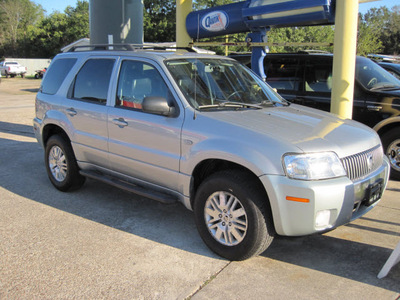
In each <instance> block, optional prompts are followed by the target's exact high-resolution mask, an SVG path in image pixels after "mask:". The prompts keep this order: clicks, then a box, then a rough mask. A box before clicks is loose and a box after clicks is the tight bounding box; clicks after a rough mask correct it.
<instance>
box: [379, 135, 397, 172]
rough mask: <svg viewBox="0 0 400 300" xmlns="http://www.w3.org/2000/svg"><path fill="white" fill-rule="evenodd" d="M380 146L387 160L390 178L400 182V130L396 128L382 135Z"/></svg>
mask: <svg viewBox="0 0 400 300" xmlns="http://www.w3.org/2000/svg"><path fill="white" fill-rule="evenodd" d="M381 140H382V145H383V149H384V151H385V154H386V156H387V157H388V158H389V161H390V167H391V170H390V172H391V176H390V177H391V178H393V179H396V180H400V128H398V127H396V128H393V129H391V130H389V131H388V132H386V133H385V134H384V135H382V138H381Z"/></svg>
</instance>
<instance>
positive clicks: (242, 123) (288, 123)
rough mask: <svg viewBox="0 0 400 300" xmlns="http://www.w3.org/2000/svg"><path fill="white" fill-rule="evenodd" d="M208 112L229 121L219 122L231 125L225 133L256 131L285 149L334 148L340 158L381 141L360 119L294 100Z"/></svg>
mask: <svg viewBox="0 0 400 300" xmlns="http://www.w3.org/2000/svg"><path fill="white" fill-rule="evenodd" d="M208 116H211V117H212V118H214V119H216V120H217V121H218V122H223V123H230V126H223V125H222V127H226V128H230V133H227V132H226V133H225V134H229V135H230V136H232V135H235V134H236V135H238V136H237V137H236V138H238V139H242V140H243V139H246V138H245V137H246V135H249V134H251V133H257V136H258V137H257V138H258V141H259V143H260V144H263V142H264V144H269V143H271V142H272V140H274V142H275V143H276V144H279V145H280V147H279V148H280V149H284V148H286V149H288V150H287V151H293V152H320V151H334V152H336V154H338V156H339V157H340V158H343V157H346V156H349V155H353V154H355V153H359V152H362V151H365V150H368V149H371V148H373V147H375V146H377V145H380V139H379V136H378V135H377V134H376V133H375V131H373V130H372V129H370V128H369V127H367V126H365V125H363V124H361V123H358V122H355V121H352V120H348V119H343V118H339V117H338V116H336V115H333V114H330V113H326V112H323V111H320V110H316V109H312V108H308V107H304V106H299V105H294V104H292V105H290V106H284V107H271V108H264V109H258V110H245V111H234V112H233V111H219V112H211V113H209V114H208ZM232 128H234V129H235V130H232ZM222 134H224V133H222ZM283 144H285V145H283Z"/></svg>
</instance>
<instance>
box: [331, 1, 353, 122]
mask: <svg viewBox="0 0 400 300" xmlns="http://www.w3.org/2000/svg"><path fill="white" fill-rule="evenodd" d="M357 24H358V1H353V0H336V17H335V39H334V50H333V73H332V79H333V80H332V101H331V112H332V113H335V114H338V115H339V116H341V117H344V118H348V119H351V118H352V115H353V97H354V75H355V67H356V45H357V44H356V42H357Z"/></svg>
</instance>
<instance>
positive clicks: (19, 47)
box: [0, 0, 89, 57]
mask: <svg viewBox="0 0 400 300" xmlns="http://www.w3.org/2000/svg"><path fill="white" fill-rule="evenodd" d="M0 1H1V2H0V9H2V12H4V11H5V9H6V8H9V7H10V6H11V7H12V9H13V11H14V10H16V11H23V12H24V13H25V15H26V18H24V19H22V21H19V22H18V23H17V22H11V24H9V26H14V27H15V26H16V25H15V24H17V25H18V28H19V31H20V33H19V34H18V33H17V37H16V38H15V39H14V38H13V37H11V38H8V39H5V40H4V43H3V44H0V55H4V56H14V57H53V56H55V55H56V54H57V53H59V52H60V49H61V48H62V47H64V46H66V45H68V44H70V43H72V42H74V41H76V40H78V39H80V38H83V37H89V2H88V1H85V0H78V1H77V4H76V7H75V8H73V7H71V6H68V7H67V8H66V9H65V11H64V13H61V12H54V13H52V14H51V15H49V16H46V17H45V16H44V10H43V8H42V7H41V6H38V5H35V4H33V2H31V1H29V0H0ZM3 3H4V4H5V5H1V4H3ZM11 4H12V5H11ZM17 4H18V5H17ZM22 4H23V5H22ZM21 7H23V8H24V10H21ZM17 9H18V10H17ZM2 15H3V14H2ZM2 20H3V18H2ZM7 20H8V21H10V20H11V18H9V19H7ZM12 24H14V25H12ZM1 28H2V29H4V28H6V27H5V26H4V27H3V26H1Z"/></svg>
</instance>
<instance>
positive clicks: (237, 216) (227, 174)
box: [194, 171, 274, 260]
mask: <svg viewBox="0 0 400 300" xmlns="http://www.w3.org/2000/svg"><path fill="white" fill-rule="evenodd" d="M256 180H257V178H254V179H253V180H252V177H251V176H248V174H246V173H244V172H238V171H222V172H218V173H215V174H213V175H211V176H210V177H208V178H207V179H205V181H204V182H203V183H202V184H201V185H200V187H199V189H198V192H197V194H196V198H195V203H194V214H195V221H196V225H197V229H198V231H199V233H200V236H201V238H202V239H203V241H204V242H205V244H206V245H207V246H208V247H209V248H210V249H211V250H212V251H214V252H215V253H217V254H218V255H220V256H222V257H224V258H227V259H229V260H244V259H248V258H250V257H252V256H256V255H258V254H260V253H262V252H263V251H265V250H266V249H267V248H268V246H269V245H270V244H271V242H272V240H273V237H274V230H273V225H272V215H271V211H270V207H269V203H268V199H267V196H266V195H265V193H264V192H263V191H262V189H261V187H260V185H259V184H258V183H257V182H255V181H256Z"/></svg>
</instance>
